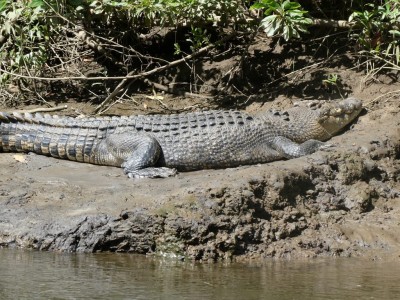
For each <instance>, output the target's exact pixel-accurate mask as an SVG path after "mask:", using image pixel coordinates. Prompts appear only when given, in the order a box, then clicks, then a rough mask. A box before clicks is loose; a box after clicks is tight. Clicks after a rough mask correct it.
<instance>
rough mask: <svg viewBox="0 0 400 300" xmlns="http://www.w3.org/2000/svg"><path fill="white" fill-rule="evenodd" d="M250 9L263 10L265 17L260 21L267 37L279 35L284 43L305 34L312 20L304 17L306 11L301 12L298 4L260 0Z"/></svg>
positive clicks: (286, 1)
mask: <svg viewBox="0 0 400 300" xmlns="http://www.w3.org/2000/svg"><path fill="white" fill-rule="evenodd" d="M251 8H252V9H263V10H264V15H266V17H265V18H264V19H262V20H261V26H262V27H263V28H264V31H265V32H266V33H267V35H268V36H274V35H277V34H279V35H282V36H283V38H284V39H285V40H286V41H288V40H290V39H292V38H300V33H306V32H307V26H308V25H310V24H312V20H311V19H310V18H308V17H306V14H307V11H305V10H302V8H301V5H300V4H299V3H298V2H292V1H290V0H285V1H282V0H278V1H277V0H260V1H259V2H257V3H255V4H253V5H252V6H251Z"/></svg>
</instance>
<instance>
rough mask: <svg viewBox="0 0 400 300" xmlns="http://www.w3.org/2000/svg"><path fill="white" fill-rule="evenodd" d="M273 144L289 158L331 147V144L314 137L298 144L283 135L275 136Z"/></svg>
mask: <svg viewBox="0 0 400 300" xmlns="http://www.w3.org/2000/svg"><path fill="white" fill-rule="evenodd" d="M271 146H272V147H273V148H274V150H276V151H278V152H279V153H280V154H281V155H282V156H283V157H285V158H288V159H290V158H296V157H300V156H304V155H308V154H311V153H314V152H315V151H317V150H318V149H321V148H325V147H329V145H327V144H325V143H323V142H320V141H317V140H313V139H310V140H308V141H305V142H304V143H302V144H298V143H295V142H293V141H291V140H290V139H288V138H286V137H283V136H278V137H276V138H274V141H273V143H272V145H271Z"/></svg>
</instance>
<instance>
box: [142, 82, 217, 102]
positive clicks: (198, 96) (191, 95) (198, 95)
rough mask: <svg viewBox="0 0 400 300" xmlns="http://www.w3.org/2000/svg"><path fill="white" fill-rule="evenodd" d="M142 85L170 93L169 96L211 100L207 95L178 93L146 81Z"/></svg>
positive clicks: (172, 89)
mask: <svg viewBox="0 0 400 300" xmlns="http://www.w3.org/2000/svg"><path fill="white" fill-rule="evenodd" d="M144 83H146V84H148V85H150V86H152V87H153V88H155V89H157V90H160V91H163V92H166V93H170V94H174V95H178V96H184V97H197V98H203V99H210V98H212V97H211V96H208V95H203V94H195V93H190V92H185V91H178V90H176V89H174V88H170V87H168V86H165V85H162V84H159V83H156V82H152V81H150V80H148V79H145V80H144Z"/></svg>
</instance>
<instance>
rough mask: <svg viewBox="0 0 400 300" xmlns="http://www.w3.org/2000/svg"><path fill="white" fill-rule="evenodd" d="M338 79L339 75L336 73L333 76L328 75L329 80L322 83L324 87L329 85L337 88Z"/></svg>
mask: <svg viewBox="0 0 400 300" xmlns="http://www.w3.org/2000/svg"><path fill="white" fill-rule="evenodd" d="M338 79H339V76H338V74H334V73H333V74H328V78H326V79H324V80H322V83H323V84H324V85H326V86H329V85H334V86H337V84H338Z"/></svg>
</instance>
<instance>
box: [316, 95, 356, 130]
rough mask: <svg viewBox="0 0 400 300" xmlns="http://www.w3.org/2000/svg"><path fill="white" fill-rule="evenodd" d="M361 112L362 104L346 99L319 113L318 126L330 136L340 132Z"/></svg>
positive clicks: (352, 99) (354, 99)
mask: <svg viewBox="0 0 400 300" xmlns="http://www.w3.org/2000/svg"><path fill="white" fill-rule="evenodd" d="M361 110H362V103H361V101H360V100H358V99H356V98H347V99H345V100H343V101H340V102H339V103H337V104H334V105H333V106H330V107H327V108H325V109H323V110H322V111H321V114H320V119H319V124H320V126H321V127H322V128H323V130H324V131H325V132H326V133H328V134H329V135H330V136H333V135H335V133H337V132H339V131H340V130H342V129H343V128H344V127H345V126H346V125H347V124H349V123H350V122H351V121H353V120H354V119H355V118H356V117H357V116H358V114H359V113H360V111H361Z"/></svg>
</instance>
